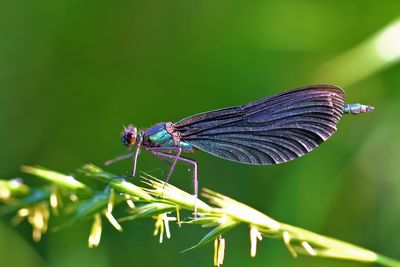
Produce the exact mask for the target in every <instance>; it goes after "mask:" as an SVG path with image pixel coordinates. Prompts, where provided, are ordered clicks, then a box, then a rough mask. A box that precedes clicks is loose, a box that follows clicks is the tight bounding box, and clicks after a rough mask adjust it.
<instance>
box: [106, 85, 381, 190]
mask: <svg viewBox="0 0 400 267" xmlns="http://www.w3.org/2000/svg"><path fill="white" fill-rule="evenodd" d="M344 101H345V93H344V91H343V90H342V89H341V88H340V87H337V86H334V85H311V86H306V87H302V88H296V89H293V90H290V91H286V92H282V93H279V94H275V95H273V96H269V97H266V98H263V99H261V100H258V101H255V102H251V103H248V104H245V105H242V106H234V107H228V108H223V109H218V110H213V111H207V112H204V113H200V114H197V115H193V116H190V117H187V118H185V119H183V120H180V121H178V122H176V123H172V122H162V123H158V124H156V125H155V126H153V127H151V128H148V129H146V130H140V129H137V128H136V127H135V126H133V125H129V126H128V127H127V128H124V130H123V131H122V143H123V144H124V145H125V146H127V147H128V148H132V147H133V146H135V145H136V152H134V153H131V154H128V155H124V156H121V157H118V158H116V159H113V160H110V161H108V162H106V164H107V165H108V164H111V163H113V162H115V161H118V160H121V159H126V158H130V157H132V159H133V166H132V173H131V175H130V176H125V177H124V178H127V177H134V176H135V173H136V165H137V161H138V157H139V154H140V151H141V149H144V150H146V151H148V152H150V153H151V154H153V155H155V156H156V157H158V158H161V159H163V160H166V161H169V162H170V163H171V167H170V170H169V172H168V175H167V177H166V182H168V180H169V179H170V177H171V175H172V173H173V171H174V168H175V166H176V164H177V162H178V161H181V162H186V163H188V164H191V165H193V171H194V191H195V195H196V196H197V193H198V179H197V178H198V176H197V162H196V161H195V160H192V159H189V158H186V157H183V156H182V153H192V152H194V151H196V150H202V151H204V152H207V153H209V154H212V155H214V156H217V157H220V158H223V159H227V160H231V161H236V162H239V163H245V164H252V165H271V164H280V163H284V162H287V161H290V160H293V159H296V158H298V157H301V156H303V155H304V154H306V153H308V152H310V151H311V150H313V149H314V148H316V147H318V146H319V145H320V144H321V143H322V142H324V141H326V140H327V139H328V138H329V137H331V136H332V134H333V133H334V132H335V131H336V125H337V123H338V122H339V120H340V118H341V117H342V114H346V113H347V114H359V113H365V112H370V111H372V110H373V109H374V108H373V107H372V106H369V105H362V104H345V102H344Z"/></svg>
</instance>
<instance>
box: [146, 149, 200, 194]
mask: <svg viewBox="0 0 400 267" xmlns="http://www.w3.org/2000/svg"><path fill="white" fill-rule="evenodd" d="M149 152H150V153H152V154H153V155H155V156H157V157H160V158H167V159H172V160H174V162H175V160H176V161H178V160H180V161H182V162H185V163H188V164H191V165H192V166H193V174H194V177H193V186H194V196H195V197H196V198H197V196H198V192H199V183H198V179H197V178H198V177H197V161H195V160H193V159H189V158H185V157H177V155H171V154H168V153H163V152H160V151H154V150H149ZM171 169H172V168H171ZM172 171H173V169H172V170H170V172H171V174H172Z"/></svg>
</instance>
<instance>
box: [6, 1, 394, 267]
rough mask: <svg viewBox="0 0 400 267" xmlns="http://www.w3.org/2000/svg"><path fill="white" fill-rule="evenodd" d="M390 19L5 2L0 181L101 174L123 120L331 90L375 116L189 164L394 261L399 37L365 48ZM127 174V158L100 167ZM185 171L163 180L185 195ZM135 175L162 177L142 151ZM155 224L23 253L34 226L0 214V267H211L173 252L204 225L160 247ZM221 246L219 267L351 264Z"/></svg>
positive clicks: (300, 6)
mask: <svg viewBox="0 0 400 267" xmlns="http://www.w3.org/2000/svg"><path fill="white" fill-rule="evenodd" d="M399 10H400V2H399V1H380V2H379V3H378V2H376V1H372V0H363V1H294V0H293V1H251V3H250V2H247V1H114V2H109V1H101V0H100V1H24V0H19V1H1V2H0V38H1V40H0V129H1V130H0V147H1V151H2V152H1V154H0V162H1V166H2V168H1V173H0V176H1V178H12V177H19V176H21V173H20V171H19V166H20V165H22V164H39V165H42V166H46V167H48V168H51V169H54V170H59V171H62V172H65V173H69V172H72V171H73V170H74V169H75V168H76V167H79V166H81V165H82V164H84V163H87V162H92V163H95V164H102V163H103V162H104V161H106V160H108V159H110V158H113V157H115V156H116V155H119V154H123V153H124V152H125V150H124V148H123V147H122V145H121V144H120V140H119V132H120V131H121V129H122V125H123V124H125V125H127V124H129V123H135V124H136V125H137V126H139V127H144V128H145V127H149V126H151V125H153V124H155V123H157V122H160V121H178V120H179V119H181V118H183V117H186V116H188V115H192V114H195V113H198V112H202V111H207V110H211V109H216V108H222V107H226V106H230V105H236V104H243V103H246V102H249V101H252V100H256V99H259V98H262V97H264V96H267V95H270V94H273V93H276V92H280V91H283V90H286V89H290V88H294V87H299V86H303V85H308V84H315V83H332V84H338V85H341V86H343V87H344V88H345V90H346V93H347V99H348V102H350V103H354V102H361V103H368V104H372V105H374V106H375V108H376V109H375V111H374V112H373V113H371V114H367V115H363V116H357V117H354V116H345V117H344V118H343V119H342V121H341V122H340V124H339V126H338V128H339V130H338V132H337V133H336V134H335V135H334V136H333V137H332V138H331V139H330V140H329V141H328V142H326V143H325V144H323V145H322V146H321V147H320V148H318V149H316V150H315V151H314V152H312V153H310V154H308V155H307V156H305V157H302V158H300V159H297V160H295V161H293V162H289V163H286V164H283V165H279V166H267V167H257V166H256V167H255V166H248V165H241V164H237V163H233V162H228V161H224V160H222V159H218V158H215V157H212V156H210V155H207V154H205V153H202V152H198V153H196V154H194V155H191V156H192V157H193V158H195V159H196V160H198V162H199V176H200V177H199V179H200V186H201V187H203V186H204V187H208V188H211V189H213V190H216V191H218V192H220V193H223V194H225V195H228V196H231V197H233V198H234V199H237V200H239V201H241V202H244V203H246V204H249V205H250V206H252V207H255V208H257V209H259V210H261V211H263V212H265V213H266V214H268V215H270V216H272V217H273V218H275V219H277V220H280V221H282V222H285V223H289V224H292V225H296V226H299V227H303V228H306V229H309V230H311V231H315V232H317V233H321V234H324V235H329V236H332V237H336V238H339V239H342V240H344V241H348V242H352V243H355V244H358V245H361V246H363V247H366V248H369V249H372V250H375V251H377V252H380V253H382V254H385V255H388V256H392V257H395V258H396V257H397V258H399V257H400V239H399V238H398V237H397V236H396V235H397V234H398V226H399V223H400V217H399V214H398V212H399V208H400V179H399V174H400V165H399V163H398V160H399V156H400V154H399V150H400V138H399V130H400V124H399V117H398V114H399V111H400V90H399V87H400V76H399V71H400V66H399V65H398V64H396V62H397V60H398V57H399V54H396V51H397V52H398V50H396V47H397V46H396V40H398V39H396V36H397V37H398V38H400V31H397V32H396V31H394V34H393V33H392V35H391V37H390V36H389V37H390V38H392V39H390V38H389V39H387V40H386V39H384V40H383V41H381V42H380V44H381V45H382V44H383V45H392V46H389V48H390V47H391V49H392V50H393V51H392V52H393V53H392V54H390V55H389V57H387V55H386V57H382V54H379V51H382V49H383V50H384V51H388V50H387V49H386V48H385V46H383V48H382V47H380V48H379V47H378V48H379V49H380V50H379V49H378V50H377V49H376V48H377V47H376V46H375V44H377V43H376V42H375V41H374V40H376V38H378V37H379V36H380V35H379V32H380V31H382V29H383V28H384V27H386V26H387V25H389V24H391V23H392V22H393V21H395V20H396V19H397V18H398V15H399ZM376 33H378V37H377V35H376ZM393 37H394V39H393ZM393 44H395V45H393ZM354 47H355V48H354ZM399 48H400V45H399V47H398V48H397V49H399ZM389 52H390V51H389ZM129 168H130V162H129V161H124V162H121V163H118V164H116V165H114V166H111V167H110V170H112V171H114V172H116V173H121V174H124V173H126V172H127V171H128V170H129ZM186 168H187V167H186V166H178V170H177V172H176V173H175V175H174V176H173V179H172V183H173V184H174V185H177V186H179V187H181V188H183V189H185V190H188V191H189V192H192V180H191V174H190V173H188V172H187V170H186ZM139 170H141V171H146V172H150V173H151V174H153V175H155V176H158V177H161V178H162V177H163V176H162V175H163V172H164V173H165V172H166V171H167V170H168V166H167V165H166V164H164V163H163V162H162V161H160V160H158V159H156V158H154V157H152V156H151V155H149V154H146V153H143V154H142V157H141V158H140V161H139ZM22 177H23V178H24V181H25V182H26V183H28V184H32V185H39V184H40V183H39V182H38V181H37V179H36V178H32V177H30V176H27V175H22ZM153 223H154V222H153V221H152V220H139V221H134V222H129V223H125V224H123V226H124V233H123V234H120V233H117V232H116V231H115V230H114V229H113V228H112V227H111V226H110V225H108V224H106V223H105V224H104V225H106V226H105V229H104V232H103V236H102V242H101V244H100V247H99V248H97V249H92V250H90V249H88V248H87V237H88V234H89V230H90V225H91V222H90V221H87V222H84V223H82V224H79V225H75V226H74V227H71V228H67V229H64V230H62V231H59V232H56V233H48V234H47V235H45V236H44V238H43V240H42V241H40V242H39V243H34V242H32V241H31V232H30V226H28V225H27V224H26V223H24V224H22V225H20V226H18V227H17V228H14V227H12V226H11V225H10V224H9V218H1V219H0V265H1V266H2V267H8V266H57V267H64V266H65V267H67V266H68V267H69V266H74V267H77V266H96V267H103V266H104V267H105V266H116V267H117V266H121V267H125V266H212V263H213V259H212V253H213V248H212V245H209V246H205V247H202V248H200V249H196V250H194V251H190V252H187V253H183V254H182V253H180V251H182V250H183V249H185V248H188V247H190V246H191V245H193V244H194V243H196V242H197V241H198V240H199V239H200V238H201V237H202V235H204V233H205V231H203V230H202V229H199V228H198V227H195V226H186V227H183V228H182V229H178V227H177V226H175V225H174V226H173V227H172V239H171V240H167V241H166V242H164V243H163V244H161V245H160V244H159V243H158V239H157V238H154V237H153V236H152V231H153ZM225 238H226V240H227V248H226V259H225V265H224V266H307V267H311V266H363V265H362V264H358V263H348V262H339V261H332V260H323V259H314V258H310V257H300V258H299V259H294V258H292V257H291V255H290V254H289V252H288V251H287V249H286V248H285V247H284V245H283V244H282V242H280V241H276V240H268V239H267V240H264V241H263V242H262V243H261V244H260V245H259V248H258V253H257V257H256V258H250V255H249V232H248V229H247V228H246V227H239V228H237V229H235V230H233V231H232V232H230V233H228V234H227V235H226V236H225Z"/></svg>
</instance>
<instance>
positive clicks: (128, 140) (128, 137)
mask: <svg viewBox="0 0 400 267" xmlns="http://www.w3.org/2000/svg"><path fill="white" fill-rule="evenodd" d="M122 143H124V145H125V146H130V145H132V144H133V143H135V136H134V135H133V133H126V134H125V135H124V136H123V137H122Z"/></svg>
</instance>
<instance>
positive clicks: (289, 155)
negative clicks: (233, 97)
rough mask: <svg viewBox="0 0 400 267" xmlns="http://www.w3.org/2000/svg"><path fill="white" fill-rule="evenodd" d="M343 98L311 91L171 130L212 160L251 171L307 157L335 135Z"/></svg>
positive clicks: (317, 88)
mask: <svg viewBox="0 0 400 267" xmlns="http://www.w3.org/2000/svg"><path fill="white" fill-rule="evenodd" d="M344 98H345V94H344V92H343V90H342V89H341V88H339V87H337V86H333V85H313V86H307V87H302V88H297V89H294V90H290V91H286V92H283V93H279V94H276V95H273V96H270V97H266V98H263V99H261V100H258V101H255V102H252V103H249V104H246V105H243V106H235V107H229V108H224V109H219V110H214V111H209V112H204V113H200V114H197V115H194V116H191V117H188V118H185V119H183V120H181V121H179V122H177V123H176V124H175V129H176V130H177V131H178V132H179V133H180V134H181V140H183V141H186V142H188V143H189V144H191V145H192V146H194V147H196V148H198V149H200V150H203V151H205V152H207V153H210V154H212V155H215V156H218V157H221V158H224V159H227V160H232V161H237V162H241V163H247V164H253V165H269V164H279V163H283V162H287V161H289V160H293V159H295V158H298V157H300V156H302V155H304V154H306V153H307V152H310V151H311V150H313V149H314V148H316V147H317V146H319V145H320V144H321V143H322V142H324V141H325V140H327V139H328V138H329V137H330V136H331V135H332V134H333V133H334V132H335V131H336V124H337V123H338V122H339V120H340V118H341V116H342V114H343V110H342V109H343V106H344Z"/></svg>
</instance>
